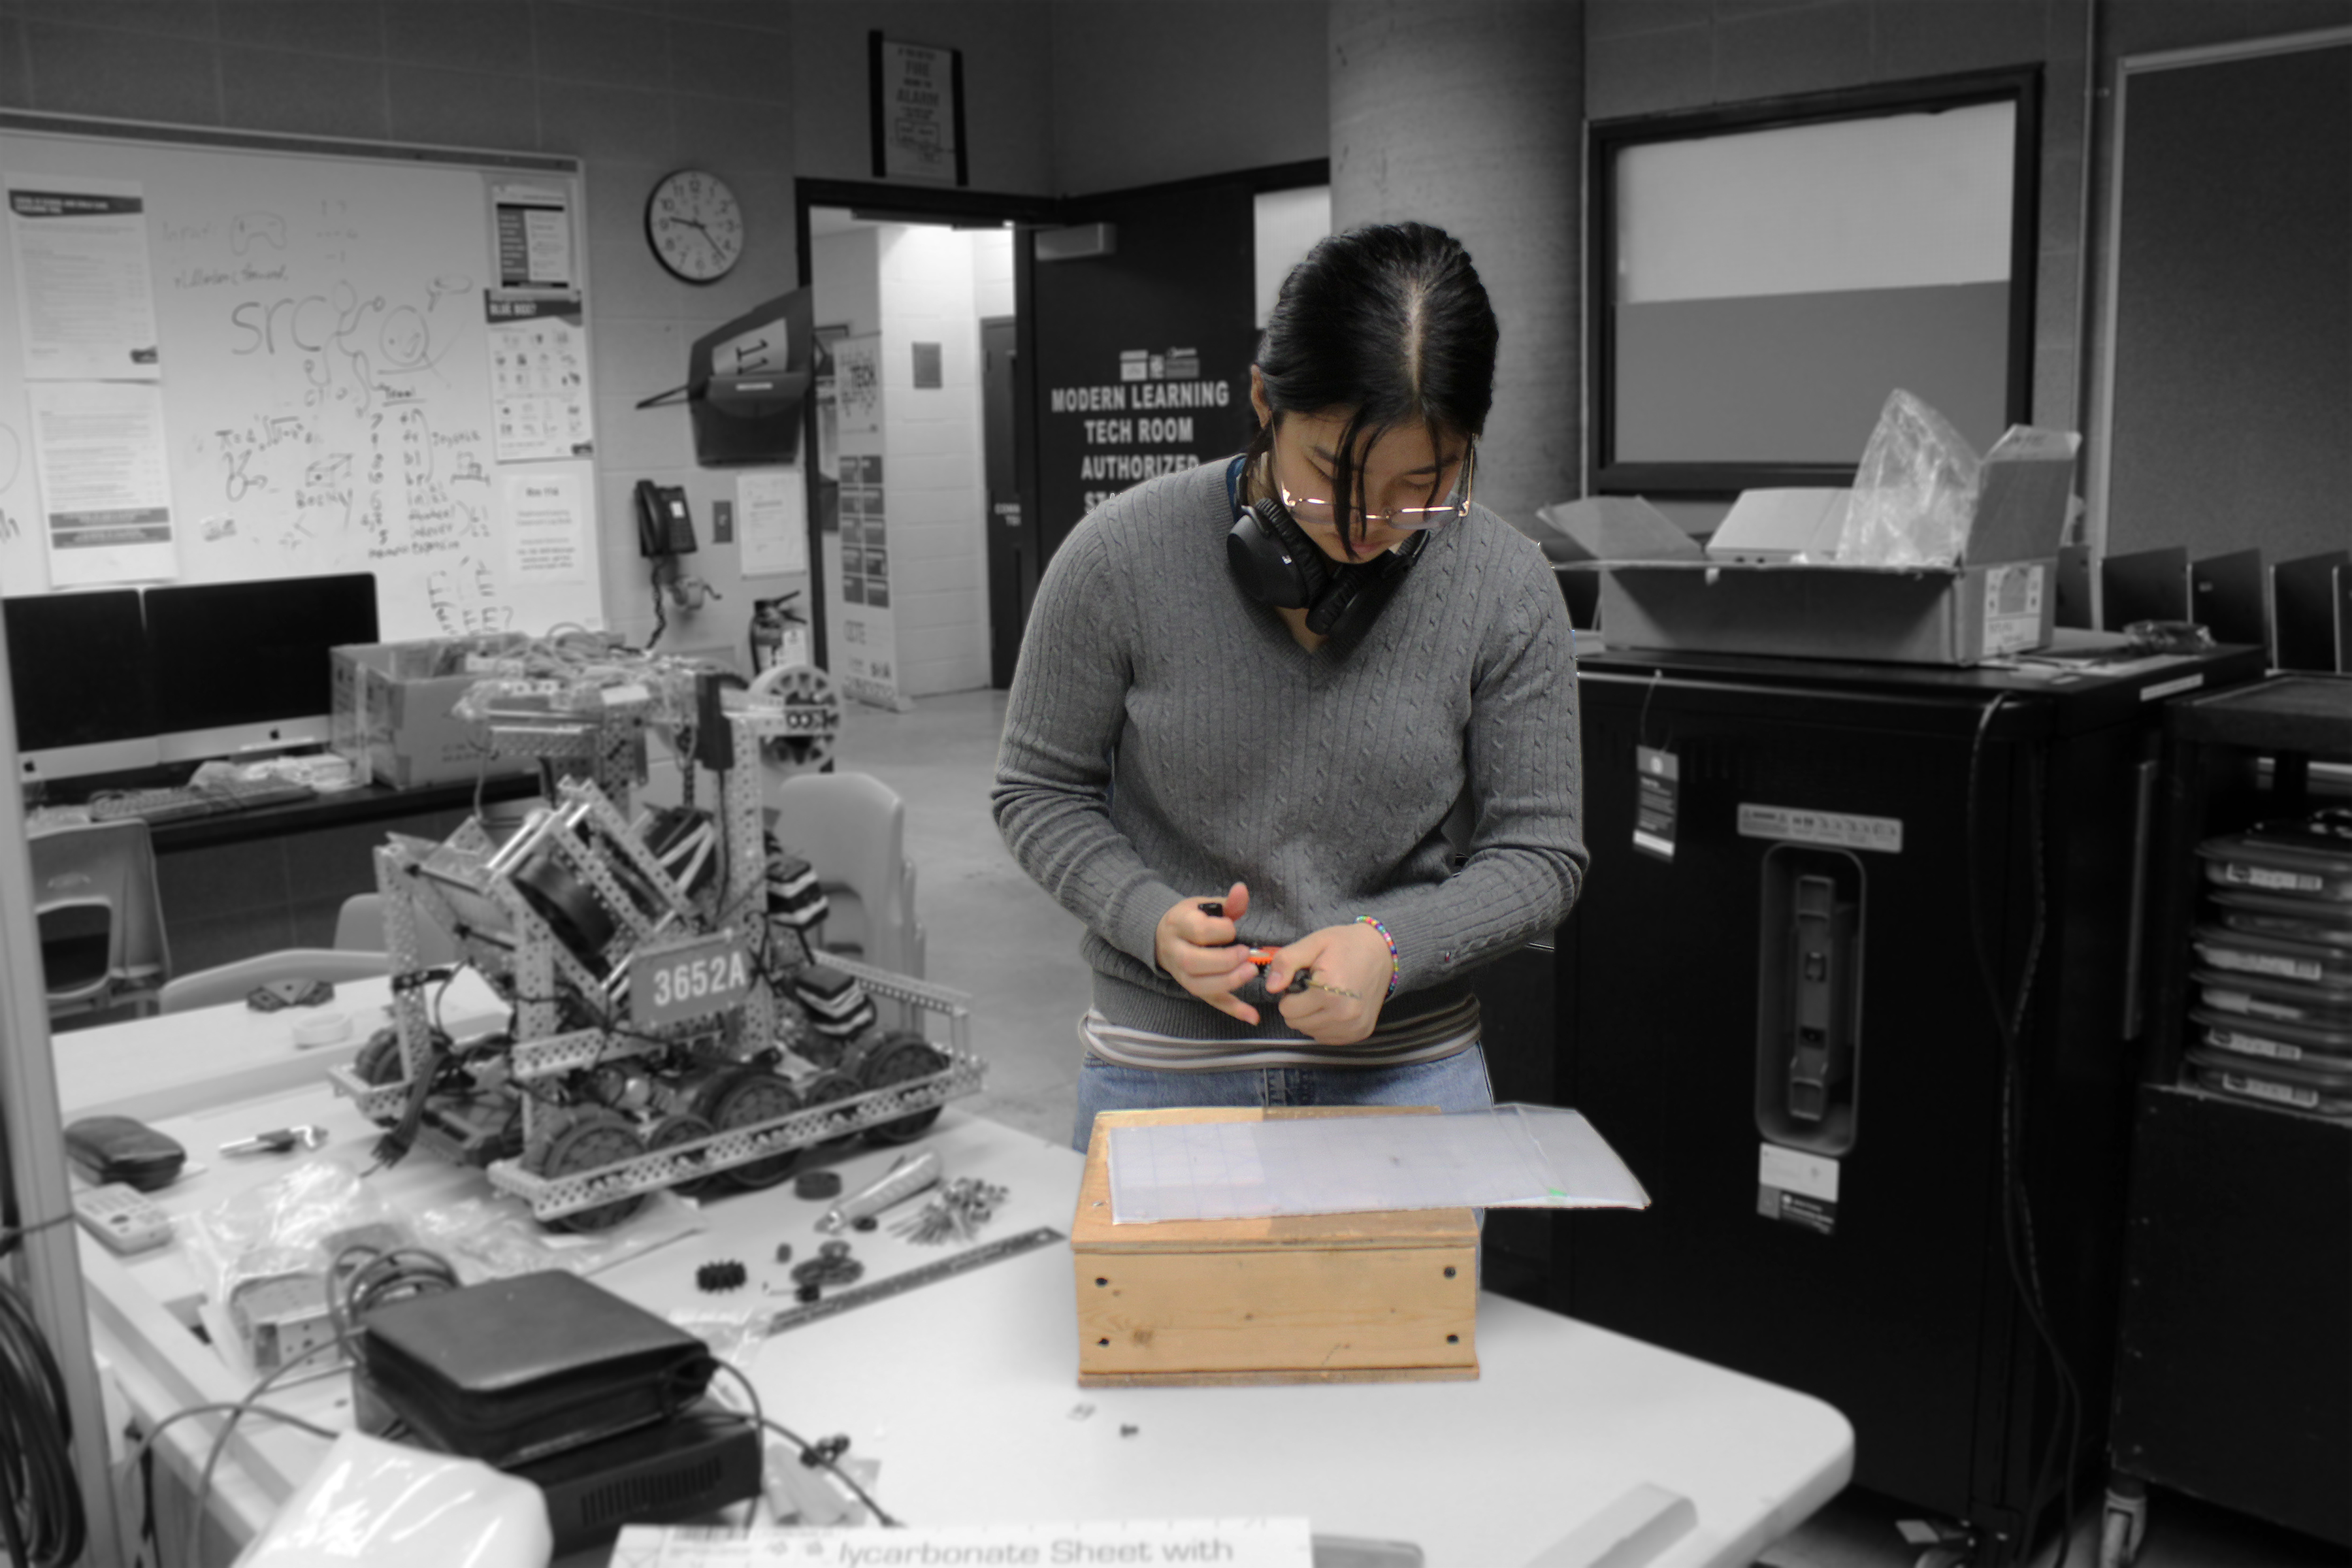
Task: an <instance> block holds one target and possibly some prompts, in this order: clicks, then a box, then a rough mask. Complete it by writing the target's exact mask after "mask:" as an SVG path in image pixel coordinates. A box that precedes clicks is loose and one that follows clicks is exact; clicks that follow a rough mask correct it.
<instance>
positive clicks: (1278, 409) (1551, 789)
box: [992, 224, 1587, 1149]
mask: <svg viewBox="0 0 2352 1568" xmlns="http://www.w3.org/2000/svg"><path fill="white" fill-rule="evenodd" d="M1495 345H1496V323H1495V315H1494V311H1493V310H1492V308H1491V307H1490V306H1489V305H1488V303H1487V300H1486V289H1484V287H1482V286H1481V285H1480V283H1479V281H1478V275H1477V272H1476V271H1475V269H1474V268H1472V267H1471V265H1470V258H1469V257H1468V255H1467V254H1466V253H1465V251H1464V250H1463V248H1462V247H1461V245H1460V244H1459V242H1457V241H1455V240H1454V238H1453V237H1450V236H1448V235H1446V234H1444V232H1442V231H1440V230H1438V229H1434V228H1431V227H1428V226H1425V225H1421V224H1396V225H1385V226H1375V227H1367V228H1360V229H1355V230H1351V231H1349V233H1346V234H1342V235H1337V236H1334V237H1331V238H1328V239H1326V240H1324V241H1323V242H1322V243H1321V244H1319V245H1318V246H1317V247H1315V249H1314V250H1313V251H1312V252H1311V253H1310V254H1309V255H1308V256H1307V259H1306V260H1304V261H1302V262H1300V263H1299V264H1298V266H1297V268H1294V269H1293V270H1292V272H1291V274H1290V276H1289V278H1288V279H1286V281H1285V282H1284V284H1283V288H1282V292H1281V296H1280V298H1279V300H1277V302H1276V306H1275V309H1274V313H1273V317H1272V319H1271V321H1269V323H1268V325H1267V328H1266V331H1265V338H1264V340H1263V341H1262V342H1261V344H1260V348H1259V353H1258V361H1257V363H1256V364H1255V365H1254V366H1252V368H1251V371H1250V398H1251V402H1252V404H1253V405H1254V406H1255V410H1256V413H1257V417H1258V429H1257V431H1256V433H1255V436H1253V437H1252V438H1251V441H1250V444H1249V447H1248V448H1247V449H1246V450H1245V451H1244V452H1243V453H1242V455H1241V456H1239V457H1236V458H1232V459H1230V460H1228V461H1223V462H1218V463H1214V464H1210V465H1206V466H1204V467H1202V468H1195V469H1193V470H1192V471H1190V472H1188V473H1180V474H1171V475H1168V476H1165V477H1163V478H1160V479H1152V480H1149V481H1147V482H1145V483H1143V484H1141V485H1139V486H1137V487H1136V488H1135V489H1130V490H1128V491H1126V492H1125V493H1123V494H1121V495H1119V496H1118V497H1116V498H1115V499H1113V500H1109V501H1108V502H1106V503H1104V505H1102V506H1101V507H1100V508H1098V509H1097V510H1095V511H1094V512H1093V513H1092V514H1090V515H1089V516H1088V517H1087V519H1086V520H1085V521H1083V522H1081V523H1080V524H1079V525H1078V526H1077V528H1076V530H1075V531H1073V532H1072V533H1071V534H1070V537H1069V538H1068V540H1067V541H1066V542H1065V543H1064V544H1063V545H1062V548H1061V549H1060V551H1059V552H1057V553H1056V554H1055V557H1054V559H1053V561H1052V562H1051V563H1049V565H1048V567H1047V569H1046V572H1045V579H1044V581H1043V582H1042V583H1041V584H1039V587H1038V592H1037V599H1036V604H1035V605H1034V608H1033V609H1032V611H1031V613H1030V620H1029V626H1028V633H1027V637H1026V638H1025V640H1024V643H1023V645H1022V649H1021V659H1020V664H1019V667H1018V668H1017V670H1016V672H1015V674H1014V676H1013V691H1012V695H1011V701H1010V705H1009V708H1008V710H1007V712H1006V716H1005V727H1004V737H1003V747H1002V750H1001V751H1000V752H999V753H998V758H997V774H996V786H995V789H994V792H993V795H992V800H993V804H994V808H995V814H996V821H997V826H998V827H999V828H1000V830H1001V831H1002V832H1003V835H1004V839H1005V842H1006V844H1007V845H1008V846H1009V847H1011V848H1012V851H1013V857H1014V858H1016V859H1017V860H1019V861H1020V863H1021V865H1022V867H1023V868H1024V869H1025V870H1026V871H1028V873H1029V874H1030V875H1031V876H1032V877H1034V878H1035V879H1037V881H1038V882H1039V883H1040V884H1041V885H1043V886H1044V887H1045V889H1046V890H1047V891H1048V892H1050V893H1052V894H1053V895H1054V897H1055V899H1056V900H1059V901H1060V902H1061V903H1062V905H1063V906H1064V907H1065V908H1066V909H1068V910H1070V911H1071V912H1072V913H1074V914H1076V916H1077V917H1078V918H1079V919H1080V920H1082V921H1085V922H1086V927H1087V934H1086V937H1085V940H1084V952H1085V954H1086V957H1087V963H1089V965H1090V966H1091V967H1092V968H1093V970H1094V974H1095V979H1094V1004H1093V1006H1092V1007H1090V1008H1089V1009H1088V1010H1087V1014H1086V1016H1085V1017H1084V1018H1083V1019H1082V1020H1081V1021H1080V1024H1079V1029H1078V1032H1079V1035H1080V1037H1081V1039H1082V1040H1083V1041H1084V1043H1085V1046H1086V1058H1085V1061H1084V1065H1083V1067H1082V1068H1081V1071H1080V1076H1079V1083H1078V1117H1077V1126H1076V1134H1075V1139H1074V1142H1076V1146H1077V1147H1078V1148H1080V1149H1084V1148H1085V1147H1086V1146H1087V1137H1088V1134H1089V1132H1090V1131H1091V1130H1092V1127H1093V1124H1094V1118H1095V1114H1096V1112H1097V1111H1100V1110H1119V1109H1127V1108H1135V1107H1152V1106H1171V1105H1318V1104H1320V1105H1334V1104H1393V1105H1436V1106H1439V1107H1442V1108H1444V1109H1447V1110H1466V1109H1471V1108H1475V1107H1478V1106H1483V1105H1486V1104H1488V1103H1490V1102H1491V1100H1492V1098H1493V1094H1492V1090H1491V1089H1490V1087H1489V1085H1488V1083H1487V1079H1486V1062H1485V1058H1484V1056H1483V1055H1482V1054H1481V1052H1480V1049H1479V1044H1478V1041H1479V1031H1478V1004H1477V999H1476V997H1475V995H1473V994H1472V993H1471V991H1470V987H1469V974H1470V972H1471V971H1472V970H1474V969H1475V968H1476V967H1477V966H1478V965H1479V964H1481V963H1486V962H1487V961H1489V960H1491V959H1495V958H1498V957H1500V956H1502V955H1504V954H1505V953H1507V952H1511V951H1512V950H1513V949H1515V948H1517V946H1519V945H1520V944H1521V943H1523V942H1526V941H1527V940H1528V938H1529V937H1530V936H1533V935H1535V934H1536V933H1538V932H1540V931H1549V930H1550V929H1551V928H1552V927H1553V926H1555V925H1556V924H1558V923H1559V921H1560V920H1561V919H1562V918H1563V917H1564V916H1565V915H1566V914H1567V912H1568V909H1569V906H1570V903H1572V902H1573V901H1574V900H1575V897H1576V892H1577V888H1578V885H1579V882H1580V879H1581V877H1582V876H1583V872H1584V868H1585V866H1586V864H1587V856H1586V854H1585V851H1584V846H1583V842H1582V839H1581V837H1580V833H1579V828H1578V805H1579V783H1578V771H1577V717H1576V677H1575V665H1574V662H1573V656H1572V652H1571V648H1570V632H1569V622H1568V613H1567V609H1566V606H1565V605H1564V604H1563V602H1562V600H1561V597H1560V593H1559V587H1558V586H1557V584H1555V583H1554V581H1553V578H1552V574H1551V572H1550V570H1549V567H1548V566H1547V565H1546V564H1545V563H1544V560H1543V557H1542V555H1541V553H1540V552H1538V550H1537V548H1536V546H1535V545H1534V544H1533V543H1531V542H1528V540H1527V539H1525V538H1524V537H1522V536H1521V535H1520V534H1519V533H1518V532H1517V531H1516V530H1514V529H1512V528H1511V527H1510V526H1509V525H1508V524H1507V523H1505V522H1504V521H1502V520H1501V519H1499V518H1497V517H1496V516H1495V515H1494V514H1493V513H1492V512H1490V511H1487V510H1486V509H1484V508H1483V507H1480V506H1478V505H1476V504H1475V502H1474V501H1473V500H1471V489H1472V475H1473V470H1474V468H1475V447H1476V444H1477V440H1478V436H1479V432H1480V431H1481V429H1482V428H1483V427H1484V426H1485V424H1486V411H1487V408H1488V405H1490V404H1491V402H1492V401H1493V395H1494V374H1495ZM1449 818H1451V819H1452V821H1451V823H1449ZM1449 829H1451V831H1449Z"/></svg>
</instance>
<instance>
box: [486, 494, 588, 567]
mask: <svg viewBox="0 0 2352 1568" xmlns="http://www.w3.org/2000/svg"><path fill="white" fill-rule="evenodd" d="M506 491H507V575H508V577H509V579H510V580H512V581H514V582H518V583H533V582H536V583H578V582H581V581H583V579H584V577H585V574H586V573H587V570H588V567H587V563H586V561H585V559H584V558H583V545H582V535H583V533H584V532H585V529H584V528H583V512H582V510H581V505H580V480H579V479H578V477H577V476H575V475H572V474H531V475H521V474H509V475H508V476H507V481H506Z"/></svg>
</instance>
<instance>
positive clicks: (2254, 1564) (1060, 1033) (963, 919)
mask: <svg viewBox="0 0 2352 1568" xmlns="http://www.w3.org/2000/svg"><path fill="white" fill-rule="evenodd" d="M1003 721H1004V694H1003V692H1001V691H967V692H958V693H955V694H952V695H949V696H943V697H927V698H919V699H917V700H916V701H915V704H914V708H913V710H912V711H911V712H907V713H893V712H887V711H884V710H877V709H872V708H866V707H864V706H862V705H860V704H857V703H854V702H853V703H850V704H848V706H847V711H846V712H845V715H844V720H843V725H842V731H841V734H840V738H839V740H838V742H837V743H836V746H835V766H836V767H838V768H840V769H843V770H845V771H855V772H862V773H872V774H874V775H875V776H876V777H877V778H879V779H881V780H882V781H883V782H884V783H885V784H889V785H890V786H891V787H892V788H893V789H895V790H897V791H898V794H899V795H900V796H901V797H903V798H904V799H905V801H906V803H907V852H908V855H910V856H911V857H913V858H914V861H915V866H916V876H917V881H916V894H915V904H916V910H917V912H918V914H919V917H920V918H921V920H922V921H923V923H924V925H925V927H926V928H927V930H928V932H929V939H928V946H929V965H928V968H929V973H928V975H927V978H929V979H930V980H932V981H934V982H937V983H938V984H943V985H950V986H953V987H955V988H956V989H958V990H961V991H966V992H969V993H971V996H972V1042H973V1046H974V1048H975V1049H976V1050H977V1051H978V1052H979V1054H980V1055H981V1056H982V1058H984V1059H985V1060H986V1061H987V1062H988V1064H989V1068H988V1073H989V1076H988V1084H987V1088H986V1089H985V1091H984V1092H983V1093H982V1095H980V1096H978V1097H976V1098H975V1099H973V1100H967V1101H965V1102H964V1103H965V1104H966V1105H967V1106H968V1107H969V1108H970V1109H971V1110H976V1111H978V1112H980V1113H981V1114H983V1115H987V1116H990V1117H992V1118H994V1119H995V1120H997V1121H1003V1122H1005V1123H1007V1124H1008V1125H1011V1126H1014V1127H1019V1128H1021V1129H1023V1130H1024V1131H1029V1132H1033V1133H1034V1134H1036V1135H1037V1136H1039V1137H1041V1138H1046V1139H1051V1140H1053V1141H1055V1142H1064V1141H1066V1140H1067V1139H1068V1138H1069V1136H1070V1129H1071V1124H1072V1122H1073V1121H1075V1120H1076V1109H1077V1095H1076V1081H1077V1063H1078V1043H1077V1037H1076V1023H1077V1017H1078V1015H1079V1013H1080V1012H1082V1011H1083V1010H1084V1009H1085V1007H1086V1005H1087V996H1088V994H1089V983H1088V976H1087V966H1086V964H1085V962H1084V961H1083V960H1081V959H1080V958H1079V956H1078V935H1079V927H1078V922H1077V921H1076V919H1075V918H1073V917H1072V916H1071V915H1069V914H1067V913H1066V912H1065V911H1064V910H1062V908H1061V906H1060V905H1058V904H1056V903H1055V902H1054V901H1053V900H1051V899H1050V898H1048V897H1046V895H1045V892H1044V891H1043V890H1042V889H1039V888H1038V887H1037V886H1036V884H1034V882H1032V881H1030V880H1029V879H1028V878H1027V877H1026V876H1025V875H1024V874H1023V873H1022V871H1021V869H1020V868H1019V867H1017V866H1015V865H1014V864H1013V857H1012V855H1011V854H1010V853H1009V852H1008V851H1007V850H1006V849H1005V847H1004V843H1003V839H1001V838H1000V837H997V833H996V826H995V823H994V821H993V819H992V817H991V816H989V809H988V789H989V783H990V781H991V779H992V777H993V776H994V773H995V763H996V742H997V736H998V733H999V731H1001V730H1002V729H1003ZM2079 1503H2080V1505H2081V1510H2082V1511H2081V1512H2080V1514H2079V1515H2078V1523H2077V1526H2076V1529H2075V1530H2074V1532H2073V1539H2072V1540H2071V1542H2069V1551H2068V1553H2067V1559H2066V1561H2067V1565H2068V1568H2095V1565H2096V1564H2097V1563H2098V1530H2099V1499H2098V1498H2097V1497H2096V1496H2095V1495H2090V1496H2081V1497H2079ZM1916 1511H1917V1510H1912V1509H1907V1508H1905V1507H1904V1506H1903V1505H1901V1504H1898V1503H1895V1502H1893V1501H1891V1500H1887V1499H1885V1498H1880V1497H1875V1496H1873V1495H1871V1494H1867V1493H1864V1492H1860V1491H1858V1490H1849V1491H1848V1492H1847V1493H1845V1494H1844V1495H1843V1496H1841V1497H1840V1498H1838V1499H1836V1500H1833V1501H1832V1503H1831V1504H1830V1506H1829V1507H1827V1508H1825V1509H1824V1510H1822V1511H1821V1512H1820V1513H1819V1514H1817V1515H1815V1516H1814V1517H1813V1518H1812V1519H1811V1520H1809V1521H1806V1523H1805V1524H1804V1525H1802V1526H1801V1527H1800V1528H1799V1529H1798V1530H1797V1531H1795V1532H1794V1533H1792V1534H1791V1535H1790V1536H1789V1538H1788V1539H1787V1540H1785V1541H1783V1542H1780V1543H1779V1544H1778V1545H1776V1546H1775V1547H1773V1548H1772V1550H1771V1551H1769V1552H1767V1553H1766V1554H1765V1556H1764V1559H1763V1563H1764V1564H1766V1565H1768V1568H1914V1564H1915V1563H1917V1562H1918V1560H1919V1556H1920V1552H1919V1549H1918V1548H1916V1547H1914V1546H1910V1545H1907V1544H1906V1543H1905V1542H1904V1540H1903V1537H1902V1535H1901V1534H1900V1533H1899V1532H1898V1531H1897V1530H1896V1529H1895V1521H1897V1520H1900V1519H1903V1518H1906V1517H1908V1516H1910V1515H1912V1514H1914V1513H1916ZM2057 1555H2058V1553H2057V1547H2056V1545H2055V1543H2053V1544H2052V1545H2051V1546H2049V1547H2047V1548H2045V1549H2044V1550H2043V1551H2042V1552H2040V1553H2038V1554H2037V1555H2036V1557H2035V1559H2034V1561H2033V1563H2032V1568H2053V1564H2054V1563H2055V1562H2056V1560H2057ZM2347 1562H2352V1557H2347V1554H2346V1553H2345V1552H2342V1551H2340V1550H2338V1549H2336V1548H2333V1547H2330V1546H2328V1545H2326V1543H2325V1542H2317V1541H2315V1540H2312V1539H2311V1538H2309V1537H2307V1536H2302V1535H2295V1534H2292V1533H2289V1532H2286V1531H2277V1530H2274V1529H2272V1528H2271V1527H2269V1526H2266V1525H2264V1524H2263V1523H2261V1522H2260V1521H2254V1520H2250V1519H2248V1518H2246V1517H2245V1516H2243V1515H2241V1514H2235V1513H2231V1512H2230V1511H2228V1510H2223V1509H2218V1508H2214V1507H2212V1506H2211V1505H2210V1504H2205V1503H2201V1502H2199V1501H2198V1500H2195V1499H2193V1498H2189V1497H2186V1496H2182V1495H2179V1494H2177V1493H2169V1492H2162V1491H2159V1492H2158V1494H2157V1495H2156V1497H2155V1499H2154V1500H2153V1502H2152V1504H2151V1507H2150V1510H2149V1515H2148V1528H2147V1538H2146V1541H2145V1542H2144V1543H2143V1545H2142V1547H2141V1550H2140V1553H2139V1557H2138V1563H2139V1565H2140V1568H2341V1565H2343V1564H2345V1563H2347Z"/></svg>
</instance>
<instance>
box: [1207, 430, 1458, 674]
mask: <svg viewBox="0 0 2352 1568" xmlns="http://www.w3.org/2000/svg"><path fill="white" fill-rule="evenodd" d="M1239 478H1240V463H1239V460H1238V459H1236V460H1235V465H1234V469H1233V471H1232V472H1231V473H1229V474H1228V475H1227V477H1226V480H1225V486H1226V493H1227V496H1228V497H1229V498H1230V499H1232V500H1233V501H1234V510H1235V511H1236V512H1237V513H1238V514H1239V515H1237V516H1236V517H1235V518H1234V526H1233V530H1232V531H1230V532H1228V533H1227V534H1226V535H1225V564H1226V565H1228V566H1229V567H1231V568H1232V569H1233V574H1234V581H1235V582H1237V583H1239V584H1241V589H1242V592H1243V593H1244V594H1246V595H1249V596H1250V597H1251V598H1253V599H1255V600H1256V601H1257V602H1258V603H1259V604H1261V605H1275V606H1276V607H1277V608H1280V609H1286V610H1305V611H1306V612H1307V630H1308V631H1310V632H1313V633H1314V634H1315V635H1316V636H1317V637H1337V636H1339V635H1340V634H1341V633H1342V632H1346V631H1351V630H1355V629H1358V628H1360V627H1362V626H1369V625H1370V624H1371V619H1372V617H1373V616H1377V615H1379V614H1380V613H1381V607H1382V606H1383V605H1386V604H1387V603H1388V602H1389V600H1390V598H1391V596H1392V595H1394V594H1395V593H1396V590H1397V584H1399V583H1400V582H1401V581H1402V579H1403V577H1404V574H1405V573H1406V571H1407V570H1408V569H1409V568H1411V566H1412V563H1413V562H1414V561H1416V560H1418V559H1419V558H1420V556H1421V552H1422V551H1423V548H1424V547H1426V546H1427V544H1428V542H1429V536H1428V535H1427V534H1426V533H1417V534H1415V535H1414V536H1413V538H1412V542H1410V543H1408V544H1406V545H1405V546H1404V547H1403V548H1402V549H1401V550H1391V551H1388V552H1383V553H1382V554H1380V555H1378V556H1375V557H1373V558H1372V559H1371V560H1370V561H1358V562H1347V563H1342V562H1337V561H1333V560H1332V559H1331V558H1330V557H1328V556H1327V555H1325V554H1324V553H1323V552H1322V550H1321V548H1320V547H1318V545H1317V544H1316V542H1314V541H1313V540H1312V539H1309V538H1308V537H1307V532H1306V531H1305V530H1304V529H1302V528H1300V527H1299V526H1298V523H1297V521H1296V520H1295V519H1293V518H1292V517H1291V515H1290V510H1289V509H1288V508H1286V507H1285V506H1284V505H1283V504H1282V502H1281V501H1280V500H1276V498H1274V497H1272V496H1268V497H1266V498H1265V500H1259V501H1256V502H1255V503H1253V504H1252V505H1251V506H1250V507H1249V508H1248V509H1247V510H1243V509H1242V508H1241V505H1240V500H1239V494H1238V480H1239Z"/></svg>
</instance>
